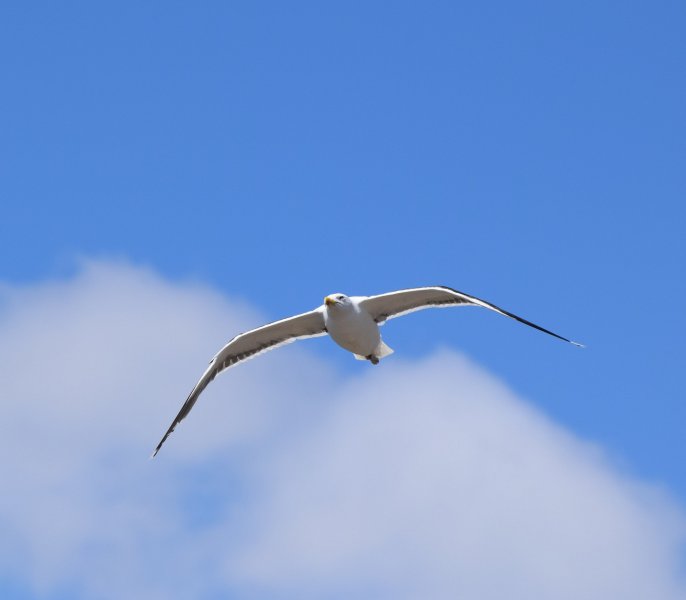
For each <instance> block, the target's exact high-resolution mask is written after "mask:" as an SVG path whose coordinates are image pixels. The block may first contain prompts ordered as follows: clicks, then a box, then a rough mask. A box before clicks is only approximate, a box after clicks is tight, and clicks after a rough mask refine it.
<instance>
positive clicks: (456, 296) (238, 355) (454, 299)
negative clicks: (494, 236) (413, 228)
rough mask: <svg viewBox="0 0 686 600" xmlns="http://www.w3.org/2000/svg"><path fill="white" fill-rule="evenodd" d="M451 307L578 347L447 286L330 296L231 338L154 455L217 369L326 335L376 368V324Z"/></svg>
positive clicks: (384, 351) (379, 353) (381, 350)
mask: <svg viewBox="0 0 686 600" xmlns="http://www.w3.org/2000/svg"><path fill="white" fill-rule="evenodd" d="M450 306H481V307H483V308H487V309H489V310H492V311H495V312H497V313H499V314H501V315H504V316H506V317H510V318H511V319H515V320H516V321H519V322H520V323H523V324H525V325H528V326H529V327H533V328H534V329H538V330H539V331H542V332H543V333H547V334H549V335H552V336H554V337H556V338H558V339H560V340H563V341H565V342H569V343H570V344H574V345H576V346H581V344H578V343H577V342H573V341H572V340H569V339H567V338H565V337H562V336H561V335H558V334H557V333H553V332H552V331H550V330H548V329H545V328H543V327H541V326H540V325H536V324H534V323H532V322H531V321H527V320H526V319H523V318H522V317H518V316H517V315H515V314H513V313H511V312H508V311H506V310H504V309H502V308H499V307H497V306H496V305H495V304H491V303H490V302H486V301H485V300H481V299H480V298H477V297H475V296H470V295H469V294H465V293H463V292H459V291H457V290H454V289H452V288H448V287H443V286H434V287H424V288H411V289H406V290H398V291H395V292H389V293H387V294H380V295H378V296H353V297H349V296H346V295H345V294H331V295H329V296H327V297H326V298H325V299H324V304H323V305H322V306H320V307H318V308H316V309H314V310H312V311H310V312H306V313H302V314H300V315H295V316H293V317H289V318H287V319H281V320H280V321H275V322H273V323H269V324H267V325H264V326H262V327H258V328H257V329H253V330H251V331H247V332H245V333H241V334H239V335H237V336H236V337H234V338H233V339H231V340H230V341H229V342H228V343H227V344H226V345H225V346H224V347H223V348H222V349H221V350H220V351H219V352H218V353H217V354H216V355H215V357H214V358H213V359H212V360H211V361H210V364H209V366H208V367H207V369H206V370H205V372H204V373H203V375H202V377H201V378H200V380H199V381H198V383H197V384H196V385H195V387H194V388H193V389H192V390H191V393H190V394H189V395H188V398H187V399H186V401H185V402H184V404H183V406H182V407H181V410H180V411H179V413H178V415H176V418H175V419H174V421H173V422H172V424H171V425H170V426H169V429H167V432H166V433H165V434H164V436H163V437H162V440H161V441H160V443H159V444H158V445H157V447H156V448H155V451H154V453H153V457H154V456H155V455H156V454H157V453H158V452H159V450H160V448H161V447H162V444H164V442H165V441H166V440H167V438H168V437H169V435H170V434H171V433H172V432H173V431H174V429H175V428H176V426H177V425H178V424H179V423H180V422H181V421H182V420H183V419H184V418H185V417H186V416H187V415H188V413H189V412H190V411H191V409H192V408H193V406H194V405H195V403H196V401H197V399H198V397H199V396H200V394H201V393H202V391H203V390H204V389H205V388H206V387H207V385H208V384H209V383H210V382H211V381H212V380H213V379H214V378H215V377H216V376H217V375H218V374H219V373H221V372H222V371H224V370H226V369H229V368H231V367H233V366H235V365H237V364H238V363H240V362H243V361H245V360H248V359H251V358H254V357H255V356H257V355H259V354H262V353H263V352H267V351H269V350H273V349H274V348H278V347H279V346H283V345H284V344H288V343H291V342H294V341H295V340H298V339H303V338H309V337H318V336H322V335H326V334H327V333H328V334H329V335H330V336H331V338H332V339H333V340H334V341H335V342H336V343H337V344H338V345H340V346H341V347H343V348H345V349H346V350H349V351H350V352H352V353H353V354H354V355H355V357H356V358H360V359H362V360H365V359H366V360H368V361H369V362H371V363H372V364H378V363H379V360H380V359H382V358H384V357H385V356H388V355H389V354H391V353H392V352H393V350H391V349H390V348H389V347H388V346H386V344H385V343H384V342H383V341H382V340H381V335H380V333H379V325H381V324H383V323H385V322H386V321H387V320H389V319H393V318H395V317H399V316H402V315H406V314H408V313H411V312H414V311H417V310H423V309H426V308H446V307H450Z"/></svg>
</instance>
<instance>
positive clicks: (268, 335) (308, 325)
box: [152, 309, 326, 458]
mask: <svg viewBox="0 0 686 600" xmlns="http://www.w3.org/2000/svg"><path fill="white" fill-rule="evenodd" d="M325 334H326V327H325V325H324V316H323V315H322V313H321V311H320V310H319V309H317V310H313V311H310V312H307V313H303V314H301V315H296V316H294V317H289V318H288V319H282V320H281V321H275V322H274V323H269V324H268V325H263V326H262V327H258V328H257V329H253V330H251V331H246V332H245V333H240V334H238V335H237V336H236V337H235V338H233V339H232V340H231V341H230V342H229V343H228V344H226V346H224V347H223V348H222V349H221V350H220V351H219V352H218V353H217V354H216V356H215V357H214V358H213V359H212V360H211V361H210V365H209V366H208V367H207V370H206V371H205V372H204V373H203V375H202V377H201V378H200V381H198V383H196V384H195V387H194V388H193V389H192V390H191V393H190V394H189V395H188V398H187V399H186V402H184V404H183V406H182V407H181V410H180V411H179V414H178V415H176V418H175V419H174V421H173V422H172V424H171V425H170V426H169V429H167V433H165V434H164V437H163V438H162V440H160V443H159V444H157V448H155V452H153V454H152V456H153V458H154V457H155V455H156V454H157V453H158V452H159V451H160V448H161V447H162V444H164V442H165V441H166V440H167V438H168V437H169V435H170V434H171V432H172V431H174V429H175V428H176V426H177V425H178V424H179V423H180V422H181V421H183V419H185V418H186V415H188V413H189V412H190V411H191V409H192V408H193V405H194V404H195V403H196V401H197V400H198V397H199V396H200V394H201V393H202V391H203V390H204V389H205V388H206V387H207V385H208V384H209V383H210V382H211V381H212V380H213V379H214V378H215V377H216V376H217V375H218V374H219V373H221V372H222V371H224V370H225V369H229V368H231V367H233V366H235V365H237V364H238V363H239V362H242V361H245V360H248V359H251V358H254V357H255V356H257V355H258V354H262V353H263V352H267V351H269V350H273V349H274V348H278V347H279V346H283V345H284V344H288V343H290V342H294V341H295V340H299V339H302V338H309V337H317V336H320V335H325Z"/></svg>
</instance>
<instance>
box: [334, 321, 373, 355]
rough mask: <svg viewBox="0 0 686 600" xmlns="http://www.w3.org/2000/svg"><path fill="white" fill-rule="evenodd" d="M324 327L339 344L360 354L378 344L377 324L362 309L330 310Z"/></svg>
mask: <svg viewBox="0 0 686 600" xmlns="http://www.w3.org/2000/svg"><path fill="white" fill-rule="evenodd" d="M326 329H327V331H328V332H329V335H330V336H331V338H332V339H333V341H334V342H336V343H337V344H338V345H339V346H341V347H343V348H345V349H346V350H349V351H350V352H353V353H355V354H360V355H361V356H367V355H368V354H371V353H372V352H373V351H374V349H375V348H376V347H377V346H378V344H379V341H380V340H381V336H380V335H379V326H378V325H377V324H376V322H375V321H374V319H372V318H371V316H370V315H369V314H368V313H366V312H362V311H357V310H350V311H346V312H343V311H340V312H339V313H338V314H336V313H335V312H334V311H330V313H329V314H328V315H327V318H326Z"/></svg>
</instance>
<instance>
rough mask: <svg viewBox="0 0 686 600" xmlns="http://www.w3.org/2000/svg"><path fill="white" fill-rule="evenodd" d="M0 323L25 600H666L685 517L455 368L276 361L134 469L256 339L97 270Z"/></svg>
mask: <svg viewBox="0 0 686 600" xmlns="http://www.w3.org/2000/svg"><path fill="white" fill-rule="evenodd" d="M1 306H2V308H1V310H0V381H2V390H3V409H4V410H3V418H2V420H0V452H2V455H3V457H4V460H3V461H2V462H1V463H0V477H1V478H2V481H3V488H4V493H3V494H2V495H0V527H1V528H2V531H3V536H2V537H1V538H0V575H3V576H4V578H5V579H10V580H13V581H16V582H20V583H22V584H25V585H28V586H30V587H31V588H32V589H33V590H34V591H35V593H36V594H37V595H45V596H48V597H49V596H50V594H52V593H57V592H58V591H60V590H61V591H64V590H65V589H67V590H70V595H71V596H72V597H75V598H76V597H79V595H82V596H83V597H101V598H123V597H146V598H175V597H177V598H188V597H195V598H201V597H209V596H211V595H212V594H213V593H222V592H225V593H230V592H233V593H234V594H235V595H236V596H237V597H241V598H243V597H256V598H261V597H266V598H272V597H279V598H287V597H292V598H306V597H313V598H339V597H340V598H348V597H374V598H436V599H440V598H455V597H460V598H465V599H472V598H474V599H476V598H479V599H485V600H489V599H491V598H503V597H507V598H515V599H517V598H532V597H538V598H541V597H542V598H552V597H554V598H556V599H566V598H575V599H577V598H584V599H585V598H588V599H595V598H598V599H601V598H602V599H606V598H620V597H621V598H623V599H627V598H651V599H664V600H670V599H673V598H674V599H676V598H683V597H685V593H684V591H685V590H686V587H685V586H684V584H683V581H681V580H680V579H679V562H680V560H681V559H682V558H683V541H684V518H683V512H682V510H681V509H680V508H679V507H678V506H677V505H676V504H675V503H674V502H673V501H672V500H670V499H669V498H668V497H667V495H666V494H665V493H664V492H662V491H661V490H659V489H658V488H656V487H654V486H649V485H646V484H642V483H640V482H637V481H633V480H631V479H629V478H628V477H627V476H625V475H622V474H620V473H619V472H618V471H617V470H616V469H614V468H613V467H612V465H610V464H608V462H607V461H606V459H605V458H604V457H603V453H602V451H601V450H600V449H599V448H597V447H596V446H593V445H590V444H588V443H584V442H583V441H580V440H579V439H577V438H575V437H574V436H573V435H572V434H570V433H568V432H566V431H564V430H563V429H561V428H560V427H558V426H556V425H555V424H553V423H551V422H549V421H548V420H547V419H546V418H544V417H543V416H541V415H540V414H539V413H538V412H536V410H535V409H533V408H532V407H530V406H529V405H527V404H526V403H524V402H523V401H521V400H520V399H518V398H517V397H515V396H514V395H513V394H512V392H510V391H509V390H508V389H507V388H506V387H505V386H504V385H503V384H501V383H499V382H498V381H497V380H496V379H494V378H493V376H492V375H490V374H488V373H486V372H485V371H483V370H482V369H480V368H479V367H477V366H475V365H474V364H472V363H471V362H470V361H469V360H467V359H465V358H464V357H462V356H459V355H456V354H454V353H451V352H443V353H440V354H438V355H435V356H432V357H430V358H428V359H426V360H424V361H422V362H419V363H416V364H414V363H409V362H405V361H403V359H402V356H401V352H398V353H396V355H395V356H394V357H393V359H389V360H388V361H385V362H384V363H383V364H382V365H380V366H379V367H377V368H371V367H370V366H369V365H366V364H360V365H359V369H360V375H359V376H356V377H347V378H346V377H343V376H342V375H340V374H338V373H336V372H335V371H334V370H333V369H332V368H331V366H329V365H327V364H326V363H324V362H323V361H321V360H319V359H317V358H316V356H315V355H314V354H313V349H316V348H317V344H319V343H327V342H328V341H327V340H313V341H311V342H307V343H303V344H302V345H301V346H300V347H297V346H295V347H293V346H291V347H288V348H285V349H282V350H279V351H277V352H275V353H273V354H270V355H268V356H265V357H263V358H261V359H260V360H257V361H252V362H250V363H247V364H246V365H243V366H241V367H240V368H238V369H234V370H232V371H231V372H230V374H227V375H225V376H222V377H220V378H219V379H217V380H216V381H215V382H214V383H213V384H212V385H211V386H210V387H209V388H208V389H207V390H206V393H205V394H204V395H203V398H202V399H201V401H200V402H199V403H198V406H197V407H196V409H195V410H194V411H193V413H192V414H191V416H190V417H189V419H188V420H187V421H185V422H184V423H183V424H182V425H181V426H180V427H179V428H178V430H177V431H176V432H175V433H174V435H173V436H172V437H171V438H170V439H169V441H168V443H167V445H165V447H164V449H163V451H162V453H161V454H160V456H159V457H158V458H157V459H155V460H154V461H148V460H147V456H148V454H149V452H150V450H151V449H152V448H153V447H154V445H155V443H156V442H157V440H158V437H159V436H160V435H161V434H162V432H163V430H164V429H165V427H166V426H167V425H168V423H169V421H170V420H171V418H172V417H173V416H174V414H175V412H176V410H178V408H179V406H180V404H181V402H182V401H183V399H184V396H185V393H186V392H187V391H188V389H189V388H190V387H191V386H192V384H193V383H194V382H195V379H196V378H197V376H198V375H199V373H200V372H201V371H202V369H203V367H204V365H205V364H206V362H207V360H208V359H209V358H210V356H211V355H212V354H213V353H214V351H215V350H216V349H217V348H218V347H219V346H221V344H222V343H224V342H225V340H226V339H227V338H228V337H230V336H231V335H232V334H233V333H234V332H236V331H240V330H242V329H244V328H245V327H246V326H250V325H253V324H255V323H258V322H260V317H259V316H258V315H257V314H256V313H255V312H254V311H253V310H251V309H250V308H249V307H247V306H245V305H243V304H241V303H238V302H235V301H229V300H227V299H225V298H223V297H221V296H220V295H218V294H217V293H216V292H213V291H211V290H208V289H206V288H203V287H201V286H193V285H188V284H174V283H170V282H168V281H164V280H162V279H161V278H159V277H158V276H156V275H155V274H154V273H152V272H150V271H147V270H144V269H136V268H131V267H129V266H126V265H116V264H111V263H88V264H85V265H84V267H83V269H82V272H81V273H80V274H79V275H78V276H77V277H76V278H74V279H72V280H69V281H63V282H53V283H46V284H42V285H38V286H33V287H23V288H22V287H9V286H6V287H5V288H4V290H3V292H2V300H1ZM273 316H274V317H276V316H279V315H273ZM387 335H390V330H389V332H387ZM304 374H307V375H308V377H307V378H305V377H303V375H304ZM310 375H314V377H313V378H312V379H310V377H309V376H310Z"/></svg>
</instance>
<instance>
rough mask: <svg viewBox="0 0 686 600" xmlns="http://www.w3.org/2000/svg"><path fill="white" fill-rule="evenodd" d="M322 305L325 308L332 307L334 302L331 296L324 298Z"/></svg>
mask: <svg viewBox="0 0 686 600" xmlns="http://www.w3.org/2000/svg"><path fill="white" fill-rule="evenodd" d="M324 304H326V305H327V306H333V305H334V304H336V301H335V300H334V299H333V298H332V297H331V296H327V297H326V298H324Z"/></svg>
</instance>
